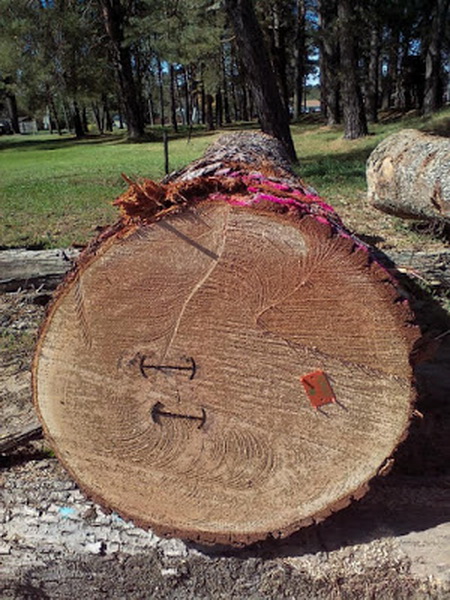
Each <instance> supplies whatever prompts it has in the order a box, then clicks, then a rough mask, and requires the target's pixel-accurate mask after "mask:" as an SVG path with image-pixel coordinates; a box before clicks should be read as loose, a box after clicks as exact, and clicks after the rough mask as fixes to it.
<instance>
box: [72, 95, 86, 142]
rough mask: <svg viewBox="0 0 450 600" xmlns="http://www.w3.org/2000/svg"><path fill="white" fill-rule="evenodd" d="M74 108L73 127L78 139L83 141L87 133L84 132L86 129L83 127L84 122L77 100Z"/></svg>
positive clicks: (73, 104)
mask: <svg viewBox="0 0 450 600" xmlns="http://www.w3.org/2000/svg"><path fill="white" fill-rule="evenodd" d="M72 107H73V113H72V115H73V116H72V118H73V126H74V129H75V135H76V137H77V138H78V139H81V138H83V137H84V135H85V131H84V127H83V121H82V119H81V114H80V108H79V106H78V102H77V101H76V100H74V101H73V103H72Z"/></svg>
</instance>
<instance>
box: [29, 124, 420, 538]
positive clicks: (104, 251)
mask: <svg viewBox="0 0 450 600" xmlns="http://www.w3.org/2000/svg"><path fill="white" fill-rule="evenodd" d="M117 204H118V205H119V206H120V208H121V215H122V217H121V220H120V221H119V222H118V223H116V224H115V225H114V226H113V227H112V228H111V229H109V230H108V231H105V232H103V233H102V234H101V236H100V237H99V238H98V239H97V240H95V241H94V242H93V243H92V245H91V246H90V248H89V249H88V250H87V251H86V252H85V253H84V255H83V256H82V257H81V259H80V261H79V265H78V268H77V270H75V271H73V272H72V273H71V274H70V276H69V278H68V279H67V280H66V281H65V283H64V285H63V286H61V287H60V288H59V292H58V294H57V296H56V298H55V301H54V303H53V305H52V307H51V309H50V311H49V313H48V317H47V320H46V322H45V324H44V326H43V328H42V333H41V336H40V340H39V342H38V348H37V353H36V359H35V361H34V376H33V381H34V398H35V403H36V405H37V407H38V413H39V414H40V416H41V419H42V423H43V426H44V430H45V433H46V435H47V438H48V440H49V441H50V443H51V445H52V447H53V448H54V450H55V452H56V453H57V455H58V456H59V458H60V460H61V461H62V463H63V464H64V465H65V466H66V467H67V468H68V469H69V471H70V472H71V473H72V475H73V476H74V478H75V479H76V480H77V481H78V482H79V483H80V485H81V487H82V488H83V489H84V490H86V492H87V493H88V494H89V495H90V496H91V497H95V499H96V500H97V501H98V502H99V503H100V504H101V505H103V506H106V507H109V508H114V510H115V511H117V512H119V513H120V514H121V515H122V516H126V517H128V518H131V519H133V520H134V521H135V522H136V523H139V524H141V525H145V526H152V527H154V528H156V531H159V532H164V533H167V534H172V535H176V536H181V537H185V538H187V539H195V540H200V541H202V542H205V543H217V542H219V543H225V544H236V545H243V544H249V543H252V542H255V541H257V540H259V539H263V538H265V537H267V536H273V537H280V536H285V535H288V534H289V533H291V532H292V531H294V530H296V529H298V528H300V527H302V526H306V525H310V524H312V523H314V522H317V521H319V520H321V519H323V518H324V517H326V516H327V515H329V514H331V513H332V512H334V511H336V510H338V509H340V508H342V507H344V506H346V505H348V503H349V502H350V501H351V499H352V498H359V497H361V496H362V495H363V494H364V493H365V491H366V490H367V482H368V480H370V479H371V478H372V477H374V476H375V475H376V474H377V473H378V472H379V471H380V469H381V470H383V467H384V466H385V464H386V462H385V461H386V460H388V459H389V457H390V456H391V454H392V453H393V451H394V450H395V448H396V446H397V445H398V443H399V442H400V440H401V439H402V438H403V437H404V435H405V429H406V427H407V425H408V422H409V418H410V414H411V410H412V408H411V400H412V397H413V387H412V374H411V367H410V364H409V358H410V351H411V349H412V345H413V343H414V342H415V341H416V339H417V336H418V332H417V330H416V329H415V328H414V327H412V326H411V319H412V313H411V311H410V309H409V308H408V305H407V303H406V302H405V299H404V298H403V297H402V295H401V291H400V288H399V286H398V285H397V282H396V280H395V279H394V278H393V277H391V276H390V275H389V274H388V273H387V271H386V270H385V268H384V267H382V266H381V265H380V264H379V262H378V260H377V259H376V256H375V255H374V253H373V252H372V251H371V250H370V249H369V248H367V247H366V246H363V245H362V243H361V242H360V241H359V240H358V239H357V238H356V237H355V236H352V235H351V234H350V233H349V232H348V231H347V230H346V229H345V227H344V226H343V224H342V222H341V221H340V219H339V217H338V216H337V215H336V213H335V212H334V211H333V210H332V209H331V208H330V207H328V206H327V205H325V204H324V203H323V201H322V200H321V199H320V198H319V197H317V196H316V195H315V192H314V191H313V190H312V189H311V188H309V187H308V186H307V185H306V184H305V183H304V182H302V181H301V180H299V179H298V178H297V177H296V176H295V174H294V172H293V170H292V167H291V164H290V162H289V154H288V152H287V150H286V148H285V146H284V145H283V144H281V143H280V142H279V141H277V140H275V139H273V138H270V137H269V136H266V135H263V134H255V133H250V134H234V135H232V136H225V137H224V138H221V139H220V140H219V141H218V142H217V143H216V144H214V145H213V146H212V147H211V148H210V149H209V150H208V151H207V152H206V154H205V156H204V157H203V158H202V159H199V160H198V161H195V163H193V164H191V165H190V166H188V167H187V168H185V169H182V170H181V171H179V172H178V173H175V174H173V175H171V176H169V177H167V178H166V179H165V180H164V181H163V182H162V183H161V184H157V183H155V182H151V181H149V180H144V181H142V182H141V183H139V184H132V185H131V187H130V189H129V190H128V192H126V193H125V194H124V195H123V196H122V197H121V198H120V199H119V200H118V202H117ZM368 340H370V343H368ZM318 369H319V371H318ZM301 382H303V383H301ZM386 415H389V418H386ZM330 440H332V446H331V447H330ZM361 457H363V458H361ZM158 482H159V484H158ZM161 482H164V485H162V484H161ZM230 507H232V510H230ZM255 515H257V517H256V518H255Z"/></svg>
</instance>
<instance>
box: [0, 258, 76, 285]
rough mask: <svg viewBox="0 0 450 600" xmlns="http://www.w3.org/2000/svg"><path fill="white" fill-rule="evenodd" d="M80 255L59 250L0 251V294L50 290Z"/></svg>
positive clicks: (58, 282) (59, 281)
mask: <svg viewBox="0 0 450 600" xmlns="http://www.w3.org/2000/svg"><path fill="white" fill-rule="evenodd" d="M79 254H80V251H79V250H76V249H74V248H66V249H61V250H37V251H35V250H25V249H15V250H3V251H1V252H0V292H11V291H14V290H17V289H19V288H21V287H22V288H28V287H31V286H34V287H35V288H38V287H40V286H42V287H43V288H44V289H47V290H51V289H54V288H56V286H57V285H59V284H60V283H61V279H62V278H63V277H64V275H65V274H66V273H67V271H68V270H69V269H71V268H72V266H73V263H74V260H75V259H76V258H77V257H78V256H79Z"/></svg>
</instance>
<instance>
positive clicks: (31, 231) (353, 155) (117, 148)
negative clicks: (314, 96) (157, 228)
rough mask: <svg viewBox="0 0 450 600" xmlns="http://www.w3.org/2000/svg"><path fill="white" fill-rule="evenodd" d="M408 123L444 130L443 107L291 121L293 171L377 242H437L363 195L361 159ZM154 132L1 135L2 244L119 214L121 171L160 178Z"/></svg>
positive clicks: (176, 157)
mask: <svg viewBox="0 0 450 600" xmlns="http://www.w3.org/2000/svg"><path fill="white" fill-rule="evenodd" d="M405 127H415V128H421V129H425V130H431V131H436V132H439V133H445V134H446V135H448V134H449V129H450V109H447V110H444V111H442V112H441V113H440V114H438V115H436V116H435V117H434V118H433V119H428V120H426V119H422V118H420V117H417V116H414V115H410V116H406V117H403V118H399V117H398V118H396V117H395V115H392V114H391V115H389V117H386V118H385V120H384V121H381V123H380V124H377V125H376V126H372V127H371V135H369V136H368V137H366V138H363V139H361V140H355V141H348V140H344V139H343V138H342V129H341V128H339V127H336V128H329V127H324V126H322V125H321V124H319V123H315V122H314V121H311V120H305V121H304V122H301V123H299V124H296V125H293V126H292V133H293V137H294V143H295V146H296V149H297V153H298V156H299V158H300V167H299V174H300V175H301V176H302V178H303V179H304V180H305V181H306V182H307V183H309V184H310V185H312V186H313V187H315V189H316V190H317V191H318V193H319V194H320V195H322V196H323V197H324V198H326V199H327V200H328V201H329V202H330V203H331V204H333V205H334V206H335V207H336V208H337V210H338V212H339V213H340V214H341V216H342V218H343V219H344V221H345V222H346V223H347V224H348V225H349V226H350V227H352V228H353V229H355V230H356V231H357V232H358V233H359V234H361V235H363V236H366V237H367V238H368V239H370V240H373V241H374V242H377V243H379V244H380V245H381V246H383V245H384V246H385V247H389V246H392V245H394V246H397V247H401V246H403V247H406V246H408V247H416V246H419V247H422V246H423V245H428V246H430V245H431V246H433V245H439V240H436V239H435V238H433V237H432V236H427V235H424V234H420V235H419V234H418V233H417V232H416V231H414V228H411V226H410V225H408V224H405V223H403V222H401V221H400V220H398V219H395V218H393V217H389V216H386V215H382V214H381V213H378V212H376V211H374V210H372V209H370V207H368V206H367V203H366V199H365V198H366V184H365V162H366V159H367V157H368V156H369V154H370V152H371V151H372V150H373V148H374V147H375V146H376V145H377V144H378V143H379V142H380V141H381V139H383V138H384V137H385V136H387V135H389V134H391V133H394V132H395V131H398V130H399V129H402V128H405ZM219 133H221V132H217V133H214V134H210V133H209V134H207V133H206V132H200V131H198V132H196V133H195V135H194V136H193V137H192V139H191V141H190V142H188V141H187V139H186V137H179V138H177V139H171V141H170V167H171V169H176V168H178V167H180V166H182V165H184V164H186V163H188V162H190V161H191V160H193V159H194V158H196V157H198V156H200V155H201V154H202V153H203V151H204V150H205V148H206V147H207V146H208V144H210V143H211V142H212V141H213V140H214V139H216V137H217V136H218V135H219ZM163 165H164V159H163V146H162V142H161V141H154V142H148V143H140V144H131V143H127V142H126V140H124V139H123V137H122V136H121V135H119V134H114V135H110V136H103V137H91V138H89V139H86V140H81V141H77V140H75V139H74V138H72V137H69V136H63V137H57V136H56V135H53V136H51V135H48V134H37V135H28V136H3V137H0V247H3V248H9V247H24V246H26V247H34V248H53V247H62V246H69V245H71V244H84V243H86V242H87V241H88V240H89V239H91V238H92V237H93V236H94V235H95V230H96V227H97V226H103V225H107V224H109V223H112V222H113V221H114V220H115V219H116V214H117V213H116V209H115V208H114V207H112V205H111V204H112V201H113V200H114V199H115V198H116V197H117V196H118V195H119V194H120V193H121V192H122V191H123V190H124V189H125V187H126V184H125V183H124V182H123V180H122V178H121V176H120V174H121V173H125V174H126V175H128V176H130V177H132V178H135V177H150V178H153V179H159V178H161V177H162V176H163V168H164V166H163Z"/></svg>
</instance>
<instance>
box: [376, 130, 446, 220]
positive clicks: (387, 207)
mask: <svg viewBox="0 0 450 600" xmlns="http://www.w3.org/2000/svg"><path fill="white" fill-rule="evenodd" d="M449 163H450V141H449V140H448V138H443V137H438V136H434V135H433V136H431V135H427V134H424V133H421V132H419V131H416V130H413V129H405V130H403V131H400V132H399V133H396V134H394V135H391V136H389V137H387V138H386V139H385V140H383V141H382V142H381V143H380V144H379V145H378V146H377V147H376V148H375V150H374V151H373V152H372V154H371V155H370V157H369V160H368V162H367V185H368V198H369V201H370V202H371V203H372V204H373V206H375V207H376V208H379V209H380V210H383V211H385V212H388V213H390V214H394V215H397V216H401V217H406V218H415V219H424V220H439V221H445V222H450V171H449V169H448V165H449Z"/></svg>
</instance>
